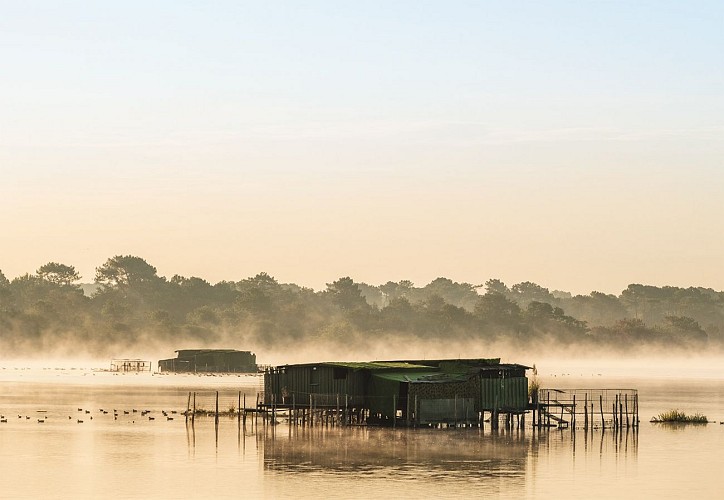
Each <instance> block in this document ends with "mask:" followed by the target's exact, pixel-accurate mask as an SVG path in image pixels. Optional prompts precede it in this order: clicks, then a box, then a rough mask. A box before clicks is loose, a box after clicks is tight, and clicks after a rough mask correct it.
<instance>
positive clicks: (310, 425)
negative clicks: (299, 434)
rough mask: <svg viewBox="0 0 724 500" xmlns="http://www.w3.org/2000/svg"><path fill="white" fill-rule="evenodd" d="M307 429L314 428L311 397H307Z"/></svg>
mask: <svg viewBox="0 0 724 500" xmlns="http://www.w3.org/2000/svg"><path fill="white" fill-rule="evenodd" d="M309 427H314V411H313V406H312V395H311V394H310V395H309Z"/></svg>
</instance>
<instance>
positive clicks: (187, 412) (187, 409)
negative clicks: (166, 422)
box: [186, 392, 191, 422]
mask: <svg viewBox="0 0 724 500" xmlns="http://www.w3.org/2000/svg"><path fill="white" fill-rule="evenodd" d="M190 406H191V392H189V398H188V400H186V421H187V422H188V421H189V412H190V411H191V408H189V407H190Z"/></svg>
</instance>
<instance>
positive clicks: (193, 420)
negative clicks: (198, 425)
mask: <svg viewBox="0 0 724 500" xmlns="http://www.w3.org/2000/svg"><path fill="white" fill-rule="evenodd" d="M195 421H196V393H195V392H194V412H193V413H192V414H191V423H194V422H195Z"/></svg>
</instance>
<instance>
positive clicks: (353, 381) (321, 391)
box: [264, 365, 365, 406]
mask: <svg viewBox="0 0 724 500" xmlns="http://www.w3.org/2000/svg"><path fill="white" fill-rule="evenodd" d="M334 370H335V368H334V367H332V366H325V365H317V366H295V367H287V368H286V369H285V371H284V372H281V371H280V370H274V371H271V372H267V373H265V374H264V403H265V404H271V403H272V395H274V396H275V398H276V399H275V401H276V403H277V404H292V401H294V402H295V403H296V404H297V405H299V406H306V405H308V404H309V396H310V394H311V395H313V397H314V405H315V406H336V404H337V395H339V397H340V405H344V397H345V395H347V398H348V399H347V404H348V405H359V404H362V403H363V402H364V392H365V391H364V373H363V372H361V371H355V370H350V369H346V368H345V369H344V370H346V376H345V377H344V378H340V379H335V378H334ZM338 370H339V369H338Z"/></svg>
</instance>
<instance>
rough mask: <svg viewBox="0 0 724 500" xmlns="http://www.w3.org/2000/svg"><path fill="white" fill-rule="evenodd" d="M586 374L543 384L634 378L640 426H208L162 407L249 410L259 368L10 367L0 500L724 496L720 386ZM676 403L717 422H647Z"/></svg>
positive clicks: (1, 389) (621, 383)
mask: <svg viewBox="0 0 724 500" xmlns="http://www.w3.org/2000/svg"><path fill="white" fill-rule="evenodd" d="M583 380H585V383H584V382H582V381H581V379H577V378H576V377H557V378H552V377H546V378H544V380H543V382H544V384H545V385H547V386H551V387H561V388H565V387H614V388H620V387H633V388H638V389H639V391H640V398H641V418H642V420H643V421H645V422H642V425H641V429H640V431H639V432H633V431H629V432H628V433H627V432H626V431H625V430H624V431H623V432H622V433H619V434H615V433H613V432H611V431H606V432H601V431H594V432H588V433H584V432H583V430H578V431H576V432H575V433H573V432H571V431H570V430H567V431H558V430H550V431H545V430H544V431H543V432H540V433H539V432H537V431H535V432H534V431H533V430H532V429H530V428H528V429H525V430H520V431H518V430H515V431H502V430H501V431H498V432H497V433H493V432H491V431H490V430H488V429H487V428H486V429H485V430H484V431H483V432H481V431H479V430H477V429H476V430H410V431H407V430H392V429H375V428H370V429H367V428H326V429H325V428H321V429H320V428H315V429H313V430H309V429H299V428H296V429H290V428H289V427H288V426H287V425H286V424H284V423H282V424H280V425H278V426H276V427H273V428H272V427H267V428H266V429H265V428H264V427H263V426H261V425H260V426H259V428H258V429H257V428H253V427H252V426H251V422H247V426H246V429H244V428H240V427H239V426H238V425H237V420H236V419H234V418H222V419H221V421H220V424H219V427H218V432H217V431H216V429H215V426H214V420H213V418H198V419H197V421H196V423H195V425H193V427H192V426H190V425H187V424H186V423H185V420H184V417H183V416H181V415H179V414H178V413H176V414H174V413H171V412H172V411H177V412H180V411H183V410H184V409H185V407H186V402H187V397H188V393H189V391H196V392H197V405H198V406H199V407H204V408H208V409H211V408H213V406H214V404H215V402H214V395H215V391H216V390H219V391H220V394H221V396H220V407H221V408H222V409H228V408H229V407H230V406H232V405H236V404H237V401H238V393H237V391H238V390H241V391H243V394H245V395H246V401H247V405H248V406H252V405H253V403H254V400H255V394H256V391H257V389H258V388H259V380H258V379H257V378H255V377H245V376H242V377H237V376H228V377H194V376H180V375H177V376H158V375H156V376H151V375H112V374H107V373H106V374H101V373H98V374H94V373H92V372H89V371H80V370H78V371H71V370H42V371H37V370H36V371H31V370H16V369H9V368H8V369H4V370H0V414H2V415H4V416H5V417H6V418H7V419H8V422H7V423H2V424H0V497H1V498H101V497H106V498H146V499H148V498H170V497H186V498H240V497H246V496H249V495H253V496H255V497H263V498H317V499H318V498H391V497H412V496H415V497H420V498H448V497H449V498H453V497H463V496H465V497H473V496H478V497H484V496H494V497H495V496H497V497H510V498H512V497H517V498H520V497H541V498H552V497H554V496H555V497H558V498H592V497H597V498H612V497H634V496H635V497H642V498H650V497H659V498H661V497H664V498H672V497H681V496H682V495H683V496H685V497H687V498H694V497H697V498H722V497H723V496H724V494H723V493H722V492H723V491H724V425H719V421H721V420H724V380H722V379H719V378H714V379H689V380H684V381H681V380H678V381H677V380H675V379H670V378H669V379H662V378H656V379H630V378H629V379H613V378H610V377H605V376H603V377H596V378H595V379H593V378H589V379H583ZM672 408H680V409H682V410H685V411H687V412H696V411H700V412H702V413H704V414H706V415H707V416H708V417H709V419H710V420H716V421H717V423H716V424H709V425H705V426H685V427H681V426H678V427H677V426H662V425H654V424H650V423H648V422H647V421H648V420H649V418H650V417H651V416H654V415H656V414H658V413H659V412H662V411H665V410H668V409H672ZM78 409H82V411H78ZM101 409H104V410H106V411H108V414H103V413H102V412H101ZM114 409H116V410H117V411H118V417H117V419H114V417H113V410H114ZM133 409H136V410H137V412H135V413H134V412H133ZM86 410H87V411H89V412H90V413H86ZM142 410H151V413H150V415H151V416H153V417H154V420H149V419H148V416H141V414H140V412H141V411H142ZM124 411H127V412H128V414H125V413H124ZM162 411H166V412H167V413H168V416H169V417H171V418H173V420H168V419H167V417H165V416H164V415H163V414H162V413H161V412H162ZM19 417H20V418H19ZM26 417H29V418H26ZM69 417H70V418H69ZM90 417H93V418H92V419H91V418H90ZM38 419H44V420H45V421H44V423H39V422H38ZM79 419H80V420H83V423H78V420H79ZM529 422H530V419H529Z"/></svg>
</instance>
